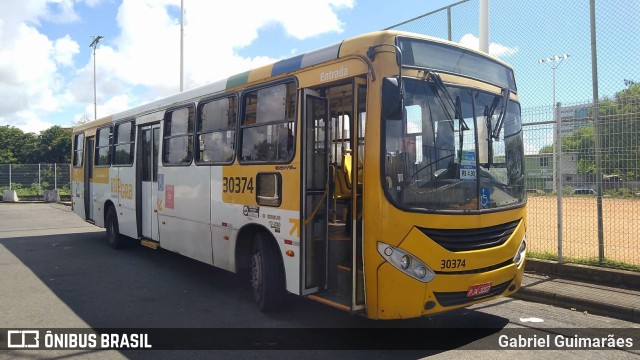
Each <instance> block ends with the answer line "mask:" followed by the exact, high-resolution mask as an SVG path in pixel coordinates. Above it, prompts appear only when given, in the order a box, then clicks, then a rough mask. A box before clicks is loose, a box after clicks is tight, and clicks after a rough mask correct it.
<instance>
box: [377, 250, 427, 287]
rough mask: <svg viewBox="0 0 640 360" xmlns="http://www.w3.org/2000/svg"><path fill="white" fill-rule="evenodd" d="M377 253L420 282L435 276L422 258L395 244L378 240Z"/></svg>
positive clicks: (425, 281)
mask: <svg viewBox="0 0 640 360" xmlns="http://www.w3.org/2000/svg"><path fill="white" fill-rule="evenodd" d="M378 253H380V255H381V256H382V257H383V258H384V259H385V260H387V262H389V264H391V265H393V267H395V268H396V269H398V270H400V271H402V272H403V273H405V274H407V275H409V276H411V277H412V278H414V279H416V280H418V281H420V282H423V283H427V282H429V281H431V280H432V279H433V278H434V277H435V276H436V274H435V273H434V272H433V270H431V269H430V268H429V267H428V266H427V264H425V263H424V262H423V261H422V260H420V259H418V258H417V257H415V256H413V255H411V254H409V253H408V252H406V251H404V250H402V249H400V248H397V247H395V246H391V245H389V244H387V243H383V242H381V241H378Z"/></svg>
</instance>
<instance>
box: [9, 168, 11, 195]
mask: <svg viewBox="0 0 640 360" xmlns="http://www.w3.org/2000/svg"><path fill="white" fill-rule="evenodd" d="M9 190H11V164H9Z"/></svg>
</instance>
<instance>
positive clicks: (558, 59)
mask: <svg viewBox="0 0 640 360" xmlns="http://www.w3.org/2000/svg"><path fill="white" fill-rule="evenodd" d="M568 58H569V54H562V55H554V56H552V57H550V58H547V59H540V60H538V63H539V64H548V65H549V66H550V67H551V70H552V74H553V80H552V83H553V85H552V89H553V90H552V92H553V118H554V124H555V125H554V127H555V129H554V131H553V158H554V161H553V191H556V192H557V191H558V189H557V187H556V171H557V169H556V162H559V161H556V158H558V160H560V159H559V157H560V156H559V154H560V148H559V145H560V144H559V143H560V132H561V128H560V115H559V114H557V105H558V104H557V103H556V69H557V68H558V66H559V65H560V63H562V62H563V61H564V60H566V59H568ZM560 191H562V189H560Z"/></svg>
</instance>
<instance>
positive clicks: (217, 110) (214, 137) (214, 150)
mask: <svg viewBox="0 0 640 360" xmlns="http://www.w3.org/2000/svg"><path fill="white" fill-rule="evenodd" d="M236 104H237V98H236V97H235V96H232V97H227V98H223V99H217V100H213V101H209V102H206V103H203V104H201V105H200V111H199V112H198V121H197V136H198V149H197V150H198V151H197V152H196V162H198V163H200V164H201V163H230V162H232V161H233V158H234V156H235V138H236V130H235V129H236V108H237V106H236Z"/></svg>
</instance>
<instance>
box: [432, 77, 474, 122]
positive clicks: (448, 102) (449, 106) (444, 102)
mask: <svg viewBox="0 0 640 360" xmlns="http://www.w3.org/2000/svg"><path fill="white" fill-rule="evenodd" d="M426 74H427V79H428V80H431V81H430V84H432V85H433V86H434V88H435V89H434V90H435V91H434V93H435V94H436V96H437V97H438V100H439V101H440V105H441V106H442V108H443V109H444V110H445V112H446V113H447V117H448V118H449V120H451V121H453V120H458V121H459V122H460V130H461V131H464V130H469V126H468V125H467V123H466V121H464V117H463V116H462V106H461V105H460V97H459V96H458V97H457V99H456V101H455V102H454V101H453V99H452V98H451V95H450V94H449V91H447V87H446V86H445V85H444V83H443V82H442V78H440V75H438V73H436V72H433V71H431V70H428V71H427V73H426Z"/></svg>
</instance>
